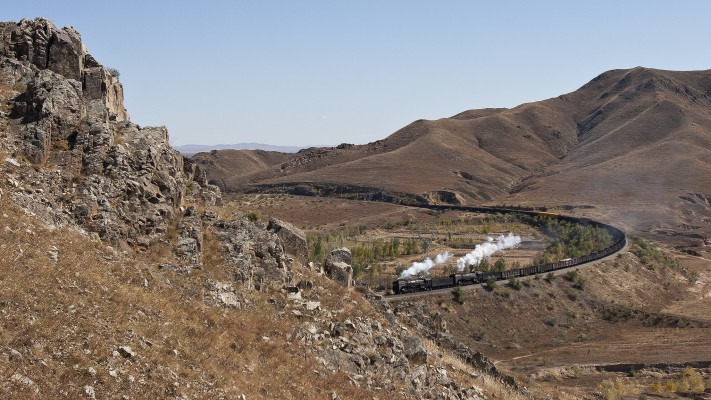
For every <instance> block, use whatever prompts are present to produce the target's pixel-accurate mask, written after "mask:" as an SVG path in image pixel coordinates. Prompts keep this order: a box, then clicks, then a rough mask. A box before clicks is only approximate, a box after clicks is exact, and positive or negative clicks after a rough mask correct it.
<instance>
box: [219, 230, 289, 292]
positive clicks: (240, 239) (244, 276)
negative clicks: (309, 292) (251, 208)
mask: <svg viewBox="0 0 711 400" xmlns="http://www.w3.org/2000/svg"><path fill="white" fill-rule="evenodd" d="M212 229H213V230H214V231H215V232H216V234H217V236H218V239H219V242H220V244H221V246H222V249H223V250H224V251H225V253H226V256H225V257H226V261H227V263H228V264H230V265H232V267H233V274H234V277H235V281H236V282H238V283H240V284H243V285H245V286H247V287H248V288H253V289H256V290H263V289H264V288H266V287H267V286H268V284H270V283H275V284H282V283H287V282H290V281H291V279H292V274H291V272H290V270H291V266H290V265H289V263H288V259H287V257H286V254H285V253H284V248H283V246H282V243H281V240H280V239H279V237H278V236H277V235H276V234H275V233H274V232H270V231H268V230H266V229H265V228H264V226H263V225H262V224H261V223H260V222H259V221H256V222H255V221H250V220H249V219H247V218H242V219H241V220H240V221H222V220H220V221H216V222H214V224H213V225H212Z"/></svg>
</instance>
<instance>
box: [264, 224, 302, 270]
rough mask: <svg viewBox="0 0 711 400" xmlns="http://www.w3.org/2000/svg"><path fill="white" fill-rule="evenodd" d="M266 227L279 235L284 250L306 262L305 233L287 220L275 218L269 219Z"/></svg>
mask: <svg viewBox="0 0 711 400" xmlns="http://www.w3.org/2000/svg"><path fill="white" fill-rule="evenodd" d="M267 229H268V230H270V231H272V232H274V233H276V234H277V236H279V239H281V242H282V244H283V246H284V251H285V252H287V253H288V254H291V255H292V256H294V257H296V258H297V259H299V260H300V261H302V262H306V260H308V258H309V249H308V246H307V244H306V235H305V234H304V231H302V230H301V229H299V228H297V227H295V226H294V225H292V224H290V223H288V222H285V221H281V220H278V219H276V218H270V219H269V225H267Z"/></svg>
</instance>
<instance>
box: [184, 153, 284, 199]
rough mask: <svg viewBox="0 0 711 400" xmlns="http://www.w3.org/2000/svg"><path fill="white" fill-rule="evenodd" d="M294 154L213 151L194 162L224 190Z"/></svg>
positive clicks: (201, 155)
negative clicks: (242, 178)
mask: <svg viewBox="0 0 711 400" xmlns="http://www.w3.org/2000/svg"><path fill="white" fill-rule="evenodd" d="M292 156H293V154H290V153H280V152H277V151H264V150H231V149H228V150H213V151H210V152H206V153H198V154H196V155H195V156H193V160H194V161H195V162H196V163H197V164H198V165H200V167H201V168H203V169H204V170H205V171H207V178H208V180H210V182H211V183H213V184H215V185H217V186H219V187H220V188H222V189H223V190H225V189H227V188H228V187H230V186H232V185H235V184H236V182H238V180H239V178H240V177H242V176H243V175H248V174H251V173H253V172H257V171H261V170H263V169H266V168H269V167H272V166H274V165H278V164H281V163H283V162H285V161H287V160H288V159H290V158H291V157H292Z"/></svg>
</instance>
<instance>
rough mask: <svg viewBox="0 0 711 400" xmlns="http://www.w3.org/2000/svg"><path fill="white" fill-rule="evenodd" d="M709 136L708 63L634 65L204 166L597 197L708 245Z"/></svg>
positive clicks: (229, 172)
mask: <svg viewBox="0 0 711 400" xmlns="http://www.w3.org/2000/svg"><path fill="white" fill-rule="evenodd" d="M710 137H711V71H690V72H675V71H662V70H655V69H649V68H641V67H638V68H634V69H628V70H612V71H608V72H605V73H603V74H601V75H599V76H598V77H596V78H595V79H593V80H592V81H590V82H589V83H587V84H586V85H584V86H583V87H581V88H580V89H578V90H576V91H574V92H572V93H569V94H565V95H562V96H559V97H557V98H553V99H548V100H544V101H539V102H533V103H527V104H523V105H520V106H518V107H515V108H512V109H483V110H470V111H465V112H462V113H460V114H457V115H455V116H453V117H450V118H443V119H440V120H435V121H428V120H418V121H415V122H413V123H411V124H410V125H408V126H406V127H404V128H402V129H400V130H398V131H397V132H395V133H393V134H392V135H390V136H389V137H387V138H386V139H383V140H380V141H377V142H373V143H369V144H366V145H358V146H355V145H348V144H343V145H340V146H338V147H335V148H314V149H307V150H302V151H300V152H299V153H297V154H294V155H284V159H283V161H281V162H278V163H274V164H268V163H267V165H265V166H264V167H263V168H261V169H255V168H254V167H253V166H252V164H249V163H247V162H244V163H243V162H240V161H238V158H237V157H233V156H230V157H227V154H224V158H226V159H229V160H230V161H229V162H228V161H219V160H217V159H216V158H215V157H217V156H219V158H220V160H222V159H223V153H221V152H219V151H218V152H217V153H216V154H215V153H214V152H213V153H212V155H213V156H212V157H213V158H212V159H211V161H212V162H214V166H207V165H206V170H207V171H208V178H209V179H211V180H213V181H216V182H220V183H221V184H222V187H223V189H225V190H226V191H248V190H250V187H254V186H255V185H262V186H258V188H261V189H259V190H263V189H264V186H263V185H275V184H289V185H295V184H297V183H298V184H301V185H304V184H313V183H328V184H336V185H351V186H356V187H358V186H363V187H367V188H371V189H372V188H378V189H386V190H390V191H395V192H406V193H413V194H417V195H420V196H423V197H424V198H426V199H428V200H429V201H440V202H441V201H444V202H461V203H465V204H479V203H507V204H512V203H515V204H530V205H546V206H549V207H556V206H585V207H586V208H588V209H590V208H591V207H589V206H592V207H594V211H592V212H593V213H595V214H597V215H605V216H607V217H608V219H610V220H616V221H619V223H620V224H622V225H623V226H624V227H627V228H632V229H635V230H637V231H639V232H647V233H650V234H661V235H665V236H674V237H677V238H681V239H682V240H683V241H684V242H685V243H686V244H689V243H691V244H692V245H694V246H696V247H703V246H704V245H705V243H706V242H707V239H706V237H707V236H708V235H709V232H711V200H710V199H711V192H709V190H708V187H711V185H710V184H711V178H709V176H711V175H710V174H709V172H710V171H711V164H710V163H711V141H710V140H709V138H710ZM200 157H203V158H202V159H205V158H206V156H205V155H204V154H203V155H199V156H198V158H200ZM345 190H352V188H351V189H345ZM568 208H569V207H568ZM701 250H703V249H701Z"/></svg>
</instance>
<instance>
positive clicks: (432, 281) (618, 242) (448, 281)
mask: <svg viewBox="0 0 711 400" xmlns="http://www.w3.org/2000/svg"><path fill="white" fill-rule="evenodd" d="M609 229H610V230H614V231H612V233H614V235H613V238H614V239H615V240H614V241H613V243H614V244H613V245H612V246H610V247H608V248H605V249H602V250H598V251H595V252H593V253H590V254H586V255H584V256H581V257H575V258H566V259H564V260H560V261H556V262H552V263H548V264H539V265H532V266H530V267H524V268H515V269H510V270H506V271H487V272H467V273H458V274H452V275H450V276H448V277H443V278H418V279H410V280H408V279H398V280H396V281H395V282H393V294H404V293H411V292H422V291H427V290H437V289H446V288H452V287H455V286H466V285H475V284H477V283H484V282H486V281H488V280H490V279H491V278H493V279H494V280H495V281H500V280H505V279H510V278H518V277H522V276H529V275H537V274H543V273H548V272H551V271H555V270H558V269H563V268H568V267H572V266H575V265H579V264H584V263H587V262H590V261H595V260H599V259H601V258H604V257H607V256H609V255H610V254H614V253H616V252H618V251H620V250H621V249H622V248H623V247H625V243H626V241H625V240H626V239H625V236H624V234H623V233H622V232H621V231H619V230H617V229H616V228H613V227H609Z"/></svg>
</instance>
